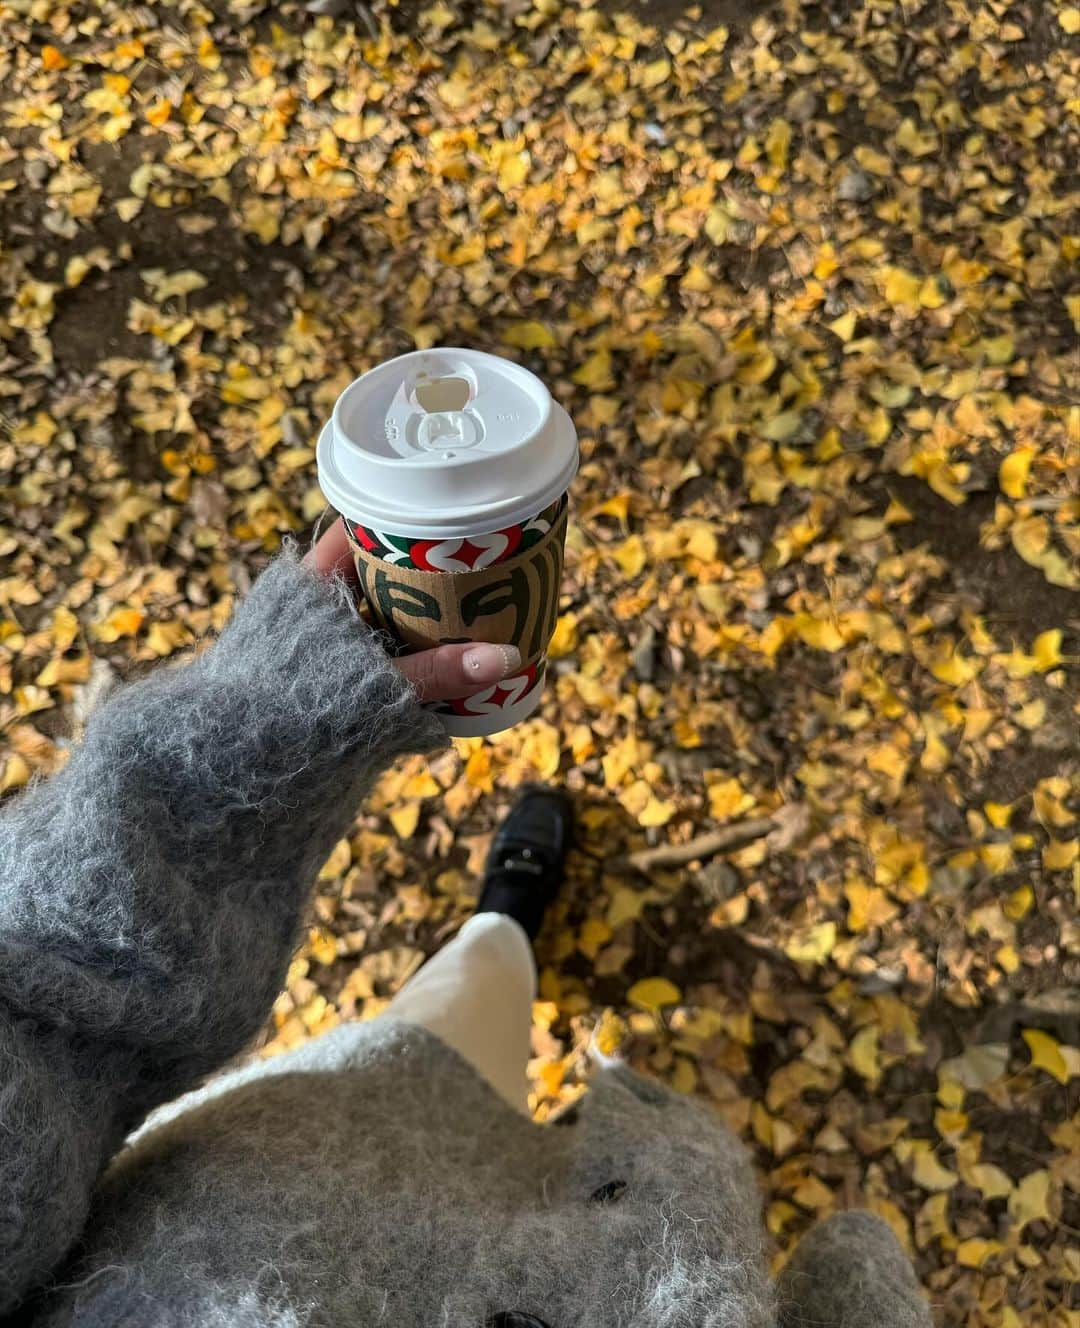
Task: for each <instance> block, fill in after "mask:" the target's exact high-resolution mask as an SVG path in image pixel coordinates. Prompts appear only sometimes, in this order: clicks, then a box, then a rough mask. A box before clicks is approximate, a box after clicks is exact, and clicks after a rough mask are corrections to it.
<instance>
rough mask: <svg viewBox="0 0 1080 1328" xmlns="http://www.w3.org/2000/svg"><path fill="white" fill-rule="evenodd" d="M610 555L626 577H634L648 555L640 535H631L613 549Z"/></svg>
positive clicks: (646, 560)
mask: <svg viewBox="0 0 1080 1328" xmlns="http://www.w3.org/2000/svg"><path fill="white" fill-rule="evenodd" d="M612 557H613V558H614V559H615V561H616V562H617V563H618V564H619V566H620V567H621V568H622V570H623V572H624V573H625V574H626V575H627V576H628V577H635V576H637V575H638V573H639V572H641V571H642V569H643V568H644V566H645V564H646V562H648V556H647V554H646V552H645V542H644V541H643V540H642V538H641V536H640V535H631V536H629V538H627V539H625V540H623V542H622V543H621V544H620V545H619V546H618V547H617V548H616V549H615V550H614V551H613V553H612Z"/></svg>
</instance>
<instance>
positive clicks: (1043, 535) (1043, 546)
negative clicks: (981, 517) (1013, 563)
mask: <svg viewBox="0 0 1080 1328" xmlns="http://www.w3.org/2000/svg"><path fill="white" fill-rule="evenodd" d="M1009 538H1010V539H1011V540H1012V545H1013V548H1014V549H1015V550H1016V552H1017V553H1018V554H1019V555H1020V557H1021V558H1023V560H1024V562H1026V563H1030V564H1031V566H1032V567H1038V566H1040V565H1041V562H1042V558H1043V554H1044V553H1046V551H1047V548H1048V546H1049V543H1050V528H1049V526H1048V525H1047V522H1046V518H1045V517H1044V516H1029V517H1025V518H1024V519H1023V520H1021V521H1014V522H1013V524H1012V525H1011V526H1010V527H1009Z"/></svg>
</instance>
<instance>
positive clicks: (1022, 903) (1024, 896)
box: [1001, 885, 1035, 922]
mask: <svg viewBox="0 0 1080 1328" xmlns="http://www.w3.org/2000/svg"><path fill="white" fill-rule="evenodd" d="M1034 903H1035V891H1034V890H1033V889H1032V888H1031V886H1030V885H1021V886H1019V887H1018V888H1017V889H1015V890H1014V891H1013V892H1012V894H1011V895H1009V897H1008V898H1007V899H1006V900H1005V902H1004V904H1002V906H1001V911H1002V912H1003V913H1004V914H1005V916H1006V917H1007V918H1008V919H1009V921H1010V922H1020V921H1021V920H1022V919H1024V918H1026V917H1027V915H1028V914H1029V913H1030V912H1031V908H1032V905H1033V904H1034Z"/></svg>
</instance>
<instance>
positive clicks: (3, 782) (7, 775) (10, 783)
mask: <svg viewBox="0 0 1080 1328" xmlns="http://www.w3.org/2000/svg"><path fill="white" fill-rule="evenodd" d="M31 773H32V771H31V769H30V766H29V765H28V763H27V761H26V758H25V757H23V756H20V755H19V753H18V752H13V753H12V755H11V756H9V757H8V759H7V760H6V761H5V762H4V773H3V774H2V775H0V793H7V792H8V790H9V789H16V788H22V786H23V785H24V784H25V783H27V782H28V781H29V779H30V775H31Z"/></svg>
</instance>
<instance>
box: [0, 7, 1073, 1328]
mask: <svg viewBox="0 0 1080 1328" xmlns="http://www.w3.org/2000/svg"><path fill="white" fill-rule="evenodd" d="M313 8H315V9H321V10H322V11H324V12H323V13H322V14H313V13H310V12H305V11H304V10H302V9H301V8H300V7H299V6H297V5H296V4H280V5H271V4H267V3H261V2H260V0H233V2H232V3H226V0H217V3H205V4H200V3H196V2H195V0H174V3H170V4H165V3H157V4H151V3H146V4H126V3H119V0H103V2H102V3H93V4H91V3H86V4H81V3H55V2H54V0H0V424H2V425H3V431H2V433H0V485H2V488H0V493H2V495H3V512H2V517H0V520H2V524H0V726H2V731H3V732H2V737H3V745H2V747H0V784H2V786H3V788H4V789H5V790H13V789H17V788H19V787H20V786H21V785H23V784H24V783H25V782H26V781H27V780H28V779H29V778H31V776H32V775H34V774H35V773H38V772H48V771H50V770H53V769H55V768H56V767H57V766H58V765H59V764H60V763H62V761H63V760H64V758H65V754H66V751H67V749H68V744H69V741H70V740H71V738H72V737H73V736H75V735H77V733H78V731H79V727H80V725H81V723H82V721H83V719H84V717H85V714H86V713H87V711H88V709H89V708H90V707H91V706H92V704H93V703H94V699H95V697H96V696H98V695H100V694H101V693H102V692H103V691H104V690H105V689H106V688H107V687H108V686H109V684H110V683H111V681H112V680H113V679H114V678H115V677H116V676H118V675H122V676H131V675H133V674H137V673H139V672H140V671H141V670H142V669H144V668H146V667H148V666H149V665H151V664H152V663H153V662H155V661H159V660H164V659H168V658H170V657H178V656H179V655H180V654H182V652H183V651H184V650H185V648H187V647H188V646H190V645H191V644H192V643H193V642H194V641H196V640H197V639H199V638H201V637H202V636H204V635H205V634H206V633H208V632H211V631H212V630H213V629H215V628H216V627H218V626H220V624H221V623H222V622H223V621H224V619H225V618H226V617H227V616H228V613H229V609H230V606H231V604H232V602H233V599H234V597H235V595H236V594H237V593H241V592H243V590H244V589H245V588H246V586H247V585H248V584H249V580H250V577H251V576H252V575H253V574H254V573H255V572H256V571H257V569H258V568H259V567H260V566H261V565H262V564H263V562H264V561H265V559H266V557H267V555H269V554H271V553H272V552H273V551H274V550H275V549H276V548H277V546H278V544H279V542H280V540H281V539H282V537H283V536H284V535H286V534H287V533H289V532H298V533H301V534H303V533H306V532H307V531H308V530H309V529H310V527H311V525H312V523H313V522H314V520H315V519H316V518H317V516H318V515H319V514H320V512H321V511H322V508H323V500H322V498H321V495H320V494H319V491H318V488H317V486H316V475H315V466H314V454H313V450H312V445H313V442H314V438H315V436H316V432H317V429H318V427H319V425H320V423H321V421H322V420H323V419H324V417H325V416H326V413H327V411H328V410H329V408H330V405H331V403H332V402H333V400H334V398H335V396H336V394H337V392H338V391H339V390H340V389H341V387H342V386H343V385H344V384H345V383H346V382H347V381H348V380H349V379H350V378H351V377H352V376H353V375H355V374H356V373H357V372H359V371H360V370H362V369H364V368H367V367H369V366H370V365H372V364H374V363H376V362H377V361H379V360H381V359H384V358H387V357H389V356H392V355H395V354H398V353H400V352H402V351H406V350H409V349H412V348H414V347H417V346H430V345H433V344H438V343H440V342H441V343H450V344H453V343H460V344H467V345H473V346H478V347H482V348H484V349H488V350H492V351H495V352H496V353H499V354H504V355H511V356H515V357H517V358H519V359H521V360H522V361H523V362H524V363H526V364H527V365H528V366H529V367H531V368H532V369H534V370H535V371H536V372H537V373H539V374H540V375H542V376H543V377H544V378H545V380H546V381H547V382H548V383H549V384H550V386H551V388H552V390H553V391H554V392H555V393H556V395H557V396H558V397H559V398H560V399H561V400H562V401H563V402H564V404H565V405H566V406H567V407H568V408H569V409H570V411H571V412H572V414H573V416H574V418H575V420H576V422H577V424H578V428H579V430H580V433H581V439H582V447H583V466H582V471H581V477H580V481H579V483H578V484H577V486H576V491H575V511H574V519H573V524H572V528H571V533H570V538H569V547H568V567H567V577H566V584H565V595H564V600H563V616H562V619H561V621H560V625H559V630H558V635H557V639H556V643H555V655H556V657H557V662H556V666H555V676H554V683H553V686H552V687H551V688H550V694H549V698H548V700H547V702H546V704H545V706H544V709H543V712H542V717H541V718H539V719H537V720H536V721H534V722H532V723H529V724H527V725H524V726H522V727H521V728H519V729H517V730H515V731H513V732H512V733H509V734H507V735H505V736H504V737H501V738H498V739H496V740H494V741H490V742H485V741H481V740H477V741H473V742H468V743H461V744H459V745H458V747H457V748H456V750H455V751H453V752H452V753H451V754H448V755H446V756H444V757H442V758H440V759H438V760H436V761H435V762H434V763H432V764H425V763H423V762H420V761H416V762H412V763H410V764H407V765H405V766H403V767H401V768H400V769H397V770H395V771H394V772H393V773H391V774H390V775H389V776H388V777H387V778H386V779H385V780H384V782H383V783H382V785H381V786H380V788H379V790H378V791H377V793H376V796H375V797H374V798H373V799H372V800H371V801H370V803H369V805H368V806H367V807H366V809H365V810H364V813H363V814H362V815H361V816H360V817H359V819H358V820H357V822H356V825H355V828H354V831H353V833H352V834H351V835H350V836H349V838H348V839H347V840H343V841H342V842H341V843H340V844H339V845H338V847H337V849H336V850H335V852H334V854H333V855H332V857H331V859H330V861H329V862H328V863H327V865H326V868H325V870H324V872H323V875H322V878H321V880H320V884H319V894H318V899H317V914H318V916H317V924H318V925H317V926H316V928H315V929H314V930H313V931H312V933H311V936H310V940H309V943H308V945H307V946H306V948H305V950H304V952H303V954H302V956H301V957H300V958H298V959H297V961H296V963H295V964H294V966H293V969H292V972H291V974H290V981H289V987H288V991H287V992H286V993H285V994H283V995H282V996H281V998H280V1000H279V1001H278V1004H277V1007H276V1010H275V1018H274V1026H273V1028H272V1029H271V1030H270V1031H269V1033H268V1039H267V1050H268V1051H273V1050H275V1049H278V1048H280V1047H283V1046H289V1045H292V1044H293V1043H294V1042H296V1041H297V1040H298V1039H302V1038H304V1037H307V1036H309V1035H311V1034H312V1033H316V1032H318V1031H320V1030H322V1029H325V1028H327V1027H329V1026H330V1025H332V1024H333V1023H334V1022H336V1021H337V1020H339V1019H341V1018H350V1017H354V1016H370V1015H372V1014H374V1013H376V1012H377V1011H378V1010H379V1009H380V1008H381V1007H382V1006H383V1004H384V1003H385V1001H386V999H387V997H388V996H389V995H390V994H391V993H392V992H393V991H394V990H395V988H396V987H397V986H398V985H399V984H400V982H401V981H402V980H403V979H404V978H405V977H406V976H407V975H408V974H409V973H411V972H412V971H413V970H414V969H415V968H416V967H417V966H418V965H419V964H420V962H421V961H422V959H423V958H424V956H425V955H426V954H428V953H430V952H431V951H432V950H433V949H435V948H436V947H437V946H438V945H439V944H440V942H441V941H442V940H443V939H445V938H446V937H447V936H449V935H450V934H451V933H452V932H453V930H454V929H455V927H456V926H457V925H458V923H459V922H460V920H461V919H462V918H463V917H464V916H465V914H466V913H467V912H468V910H469V907H470V904H471V902H472V900H473V897H474V892H475V889H476V876H475V872H476V869H477V866H478V864H479V863H480V862H481V861H482V857H483V853H484V850H485V847H486V845H487V842H488V839H489V836H490V833H491V828H492V826H493V824H494V822H495V820H496V819H497V817H498V816H499V814H500V813H501V811H502V810H503V809H504V808H505V806H506V805H507V803H508V802H509V800H510V798H511V797H512V794H513V790H514V788H515V787H516V786H517V785H519V784H521V783H522V782H525V781H527V780H532V779H536V778H538V777H539V778H543V779H553V780H561V781H563V782H565V783H566V785H568V786H569V787H570V788H571V789H573V790H574V792H575V793H576V795H577V799H578V805H579V807H580V811H581V819H582V836H581V847H580V851H579V852H577V853H576V855H575V857H574V860H573V874H572V875H573V879H572V882H571V885H570V887H569V888H568V890H567V893H566V898H565V902H564V903H563V904H562V905H561V906H560V908H559V911H558V914H557V916H556V917H555V919H554V920H553V924H552V926H551V927H550V929H549V930H548V931H547V932H546V934H545V938H544V941H543V946H542V965H543V973H542V990H541V997H542V999H541V1000H540V1001H539V1003H538V1005H537V1008H536V1027H535V1035H534V1052H535V1060H534V1062H533V1065H532V1074H533V1080H534V1086H535V1106H536V1112H537V1115H538V1116H539V1117H540V1118H544V1117H546V1116H547V1115H549V1114H550V1113H551V1112H552V1110H554V1109H556V1108H557V1107H558V1106H559V1105H560V1104H561V1103H563V1102H565V1101H567V1100H569V1099H570V1098H571V1097H573V1096H574V1095H575V1094H576V1093H578V1092H580V1091H581V1084H582V1082H583V1081H584V1079H585V1078H586V1077H587V1061H588V1055H587V1053H588V1048H589V1044H590V1041H591V1040H592V1039H594V1038H595V1039H597V1040H598V1041H599V1043H600V1044H601V1045H602V1046H603V1047H605V1048H607V1049H609V1050H610V1049H613V1048H615V1047H617V1046H620V1045H621V1046H622V1047H623V1048H624V1049H625V1052H626V1054H627V1055H629V1056H630V1057H631V1058H632V1060H633V1061H634V1062H635V1063H636V1064H638V1065H640V1066H642V1067H644V1068H646V1069H648V1070H650V1071H651V1072H652V1073H654V1074H657V1075H659V1076H661V1077H662V1078H664V1079H666V1080H668V1081H669V1082H671V1083H672V1084H674V1086H675V1087H676V1088H677V1089H678V1090H679V1091H681V1092H686V1093H698V1094H702V1095H703V1096H705V1097H706V1098H707V1099H709V1100H711V1101H712V1102H713V1103H714V1104H715V1107H716V1109H717V1111H719V1112H721V1113H722V1114H723V1115H724V1116H725V1117H726V1118H727V1119H728V1120H729V1121H730V1122H731V1123H732V1125H733V1126H734V1127H735V1128H736V1129H737V1130H738V1131H739V1132H740V1133H741V1134H742V1135H743V1137H744V1138H745V1139H746V1140H747V1141H748V1143H749V1144H750V1145H751V1147H752V1148H753V1149H754V1150H755V1153H756V1157H757V1161H758V1163H759V1165H760V1169H761V1173H762V1179H763V1184H764V1186H765V1189H766V1193H767V1196H768V1199H767V1219H768V1224H769V1227H770V1229H771V1231H772V1232H773V1234H774V1236H775V1237H776V1241H777V1248H778V1251H779V1254H778V1257H782V1254H783V1251H784V1250H785V1249H788V1248H790V1246H791V1244H792V1242H793V1241H794V1240H795V1239H796V1238H797V1237H798V1235H799V1234H800V1233H801V1232H802V1231H803V1230H804V1229H805V1228H806V1227H807V1226H808V1225H809V1224H810V1223H811V1222H812V1221H813V1220H814V1219H815V1218H817V1217H819V1216H821V1215H823V1214H826V1213H828V1212H830V1211H832V1210H834V1209H836V1208H838V1207H843V1206H846V1205H851V1204H853V1203H858V1202H864V1203H867V1204H869V1205H870V1206H871V1207H873V1208H875V1209H876V1210H877V1211H878V1212H880V1213H881V1214H882V1215H883V1216H884V1217H885V1218H886V1219H887V1220H888V1221H889V1222H890V1224H891V1225H892V1226H893V1228H894V1229H895V1230H896V1232H897V1234H898V1235H899V1237H900V1238H901V1240H902V1241H903V1242H904V1243H905V1245H906V1246H907V1247H908V1248H909V1249H910V1250H911V1252H912V1254H913V1257H914V1258H915V1261H916V1264H917V1267H918V1270H919V1273H920V1276H921V1277H922V1278H923V1280H924V1282H925V1285H926V1286H927V1287H928V1289H929V1291H930V1293H931V1295H932V1296H933V1298H934V1301H935V1303H936V1304H937V1305H938V1307H939V1316H940V1322H941V1323H942V1324H944V1325H949V1326H950V1328H959V1326H960V1325H972V1326H973V1328H978V1326H979V1325H986V1326H989V1325H1001V1328H1021V1325H1023V1328H1049V1326H1050V1325H1052V1326H1053V1328H1067V1326H1071V1328H1075V1325H1076V1324H1077V1323H1078V1322H1080V1305H1078V1303H1077V1301H1076V1300H1075V1291H1074V1290H1071V1289H1070V1288H1072V1287H1073V1286H1074V1284H1075V1281H1076V1279H1077V1276H1078V1274H1080V1260H1078V1257H1077V1248H1078V1246H1077V1229H1078V1228H1080V1203H1078V1199H1077V1189H1078V1187H1080V1167H1078V1157H1080V1126H1078V1123H1077V1114H1076V1113H1077V1093H1076V1082H1077V1077H1078V1076H1080V1048H1078V1046H1077V1042H1078V1038H1077V1026H1078V1021H1077V997H1076V990H1077V982H1078V978H1080V958H1078V925H1077V903H1078V896H1080V865H1078V856H1077V847H1078V840H1077V833H1078V825H1080V782H1078V775H1077V772H1078V768H1080V763H1078V752H1080V743H1078V737H1077V735H1078V731H1080V706H1078V688H1077V676H1078V675H1077V672H1076V665H1077V662H1078V657H1080V607H1078V596H1077V593H1076V592H1077V589H1078V588H1080V572H1078V568H1080V497H1078V485H1080V439H1078V432H1077V416H1076V413H1075V412H1076V407H1075V406H1070V400H1071V399H1075V398H1071V397H1070V393H1074V392H1075V389H1076V386H1077V383H1076V372H1075V371H1076V346H1077V342H1076V324H1077V319H1078V318H1080V296H1078V295H1077V294H1076V293H1075V289H1076V288H1075V286H1074V287H1071V288H1070V286H1069V277H1070V268H1071V267H1072V266H1073V265H1074V263H1075V260H1076V257H1077V254H1078V251H1080V239H1078V237H1077V233H1076V211H1075V209H1076V205H1077V196H1076V194H1075V192H1074V193H1073V194H1070V192H1069V189H1070V181H1069V177H1068V170H1069V168H1070V167H1071V168H1075V164H1076V152H1077V138H1076V130H1075V126H1076V120H1075V114H1076V110H1077V107H1078V96H1080V83H1078V78H1077V74H1078V62H1077V58H1076V55H1075V46H1073V48H1072V52H1070V42H1069V38H1070V37H1071V36H1073V35H1074V34H1075V33H1076V32H1077V29H1078V25H1080V11H1078V10H1077V9H1076V8H1075V7H1074V6H1073V5H1072V4H1070V3H1061V2H1060V0H1045V3H1044V2H1043V0H1021V2H1020V3H1016V4H1012V5H1010V4H1008V3H1006V0H981V2H980V0H904V3H900V2H899V0H896V2H895V3H894V0H868V3H866V4H857V3H841V0H826V3H823V4H813V3H809V0H807V2H806V3H801V4H800V3H796V0H784V2H783V3H776V4H772V5H762V4H757V5H755V4H753V3H751V0H745V3H744V4H742V5H734V4H732V3H727V2H726V0H719V2H718V3H700V4H698V5H697V6H695V7H693V8H690V9H684V7H683V6H681V5H679V4H673V3H659V4H654V5H651V6H650V5H641V6H638V7H637V8H636V9H635V10H634V11H633V12H632V13H631V12H629V11H628V9H626V8H619V7H618V6H617V5H615V4H610V5H606V4H605V5H600V6H598V7H585V6H580V5H576V4H566V5H564V4H561V3H559V0H507V2H506V3H499V4H493V3H488V4H482V3H464V0H462V2H461V3H458V2H457V0H436V3H435V4H432V5H428V6H426V7H425V6H417V5H415V4H403V5H401V6H400V7H390V8H383V7H382V6H381V5H380V4H378V3H376V4H374V5H372V6H371V8H368V7H366V6H364V5H354V4H352V3H351V0H350V2H348V3H346V2H345V0H342V3H340V4H335V3H327V0H321V2H320V4H317V5H315V6H313ZM650 24H653V25H654V26H650ZM1073 187H1074V186H1073ZM1070 228H1071V229H1070ZM1070 410H1071V411H1072V414H1070ZM701 836H712V840H711V842H710V841H709V840H706V841H705V842H704V843H702V844H695V843H694V841H695V840H697V839H698V838H699V837H701ZM652 848H656V849H659V850H660V851H661V861H660V863H658V864H657V863H654V864H653V865H651V866H650V865H648V861H647V860H645V861H642V859H640V858H636V857H634V855H637V854H641V853H643V852H646V853H647V852H648V850H650V849H652ZM665 858H666V859H667V861H666V862H665V861H664V859H665ZM1070 1297H1073V1298H1072V1299H1070Z"/></svg>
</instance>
